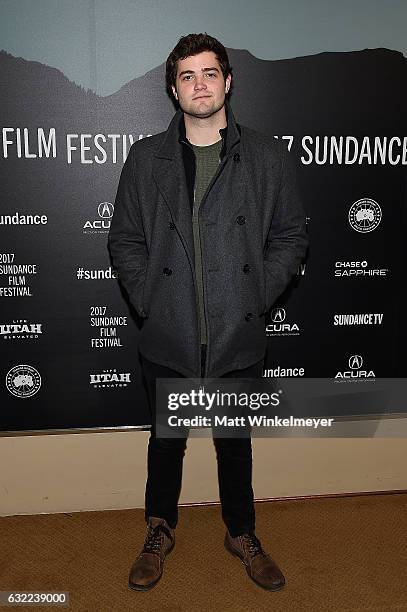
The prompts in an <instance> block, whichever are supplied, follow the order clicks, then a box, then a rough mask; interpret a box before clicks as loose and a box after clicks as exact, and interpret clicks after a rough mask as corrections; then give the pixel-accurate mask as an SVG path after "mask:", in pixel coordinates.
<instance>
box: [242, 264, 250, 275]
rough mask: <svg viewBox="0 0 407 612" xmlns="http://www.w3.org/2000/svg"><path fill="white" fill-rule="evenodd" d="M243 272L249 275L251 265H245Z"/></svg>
mask: <svg viewBox="0 0 407 612" xmlns="http://www.w3.org/2000/svg"><path fill="white" fill-rule="evenodd" d="M243 272H244V273H245V274H249V272H250V266H249V264H245V265H244V266H243Z"/></svg>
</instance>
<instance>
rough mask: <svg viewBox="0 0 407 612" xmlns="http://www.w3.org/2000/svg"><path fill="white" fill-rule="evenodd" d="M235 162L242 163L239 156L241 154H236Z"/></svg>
mask: <svg viewBox="0 0 407 612" xmlns="http://www.w3.org/2000/svg"><path fill="white" fill-rule="evenodd" d="M233 161H234V162H236V163H237V164H238V163H239V162H240V155H239V153H235V154H234V156H233Z"/></svg>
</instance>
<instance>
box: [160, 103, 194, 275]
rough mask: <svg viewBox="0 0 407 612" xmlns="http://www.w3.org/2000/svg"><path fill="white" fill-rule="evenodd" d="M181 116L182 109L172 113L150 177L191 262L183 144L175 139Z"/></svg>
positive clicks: (191, 245)
mask: <svg viewBox="0 0 407 612" xmlns="http://www.w3.org/2000/svg"><path fill="white" fill-rule="evenodd" d="M181 120H183V116H182V112H181V111H177V112H176V114H175V115H174V117H173V119H172V121H171V123H170V125H169V127H168V130H167V133H166V136H165V138H164V141H163V143H162V145H161V147H160V148H159V149H158V151H157V152H156V153H155V158H154V161H153V177H154V180H155V182H156V183H157V186H158V189H159V190H160V193H161V195H162V196H163V198H164V200H165V203H166V204H167V206H168V208H169V210H170V213H171V217H172V220H173V222H174V223H175V225H176V227H177V229H178V231H179V234H180V236H181V239H182V241H183V243H184V247H185V250H186V252H187V255H188V257H189V259H190V262H191V264H192V265H193V261H194V238H193V233H192V222H191V208H190V204H189V195H188V189H187V184H186V179H185V170H184V163H183V159H182V149H181V147H182V146H183V145H182V144H181V143H180V142H179V122H180V121H181Z"/></svg>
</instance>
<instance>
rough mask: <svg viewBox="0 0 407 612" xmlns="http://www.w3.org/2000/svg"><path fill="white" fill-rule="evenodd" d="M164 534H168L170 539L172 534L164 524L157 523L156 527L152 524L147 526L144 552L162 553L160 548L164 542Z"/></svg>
mask: <svg viewBox="0 0 407 612" xmlns="http://www.w3.org/2000/svg"><path fill="white" fill-rule="evenodd" d="M164 535H166V536H167V537H168V538H169V539H170V540H171V539H172V538H171V534H170V532H169V531H168V529H167V528H166V527H164V525H157V526H156V527H151V525H149V526H148V528H147V536H146V540H145V542H144V546H143V552H147V553H153V554H155V555H159V554H160V549H161V547H162V546H163V544H164Z"/></svg>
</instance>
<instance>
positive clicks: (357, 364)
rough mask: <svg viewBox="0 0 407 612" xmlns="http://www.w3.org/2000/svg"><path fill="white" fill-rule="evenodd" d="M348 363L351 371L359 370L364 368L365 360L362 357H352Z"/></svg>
mask: <svg viewBox="0 0 407 612" xmlns="http://www.w3.org/2000/svg"><path fill="white" fill-rule="evenodd" d="M348 363H349V367H350V369H351V370H359V368H361V367H362V364H363V359H362V357H361V356H360V355H352V356H351V357H349V362H348Z"/></svg>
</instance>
